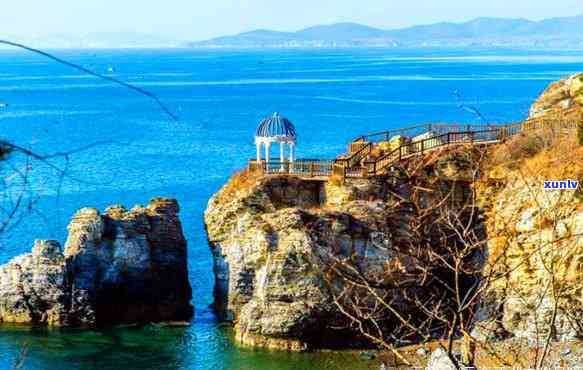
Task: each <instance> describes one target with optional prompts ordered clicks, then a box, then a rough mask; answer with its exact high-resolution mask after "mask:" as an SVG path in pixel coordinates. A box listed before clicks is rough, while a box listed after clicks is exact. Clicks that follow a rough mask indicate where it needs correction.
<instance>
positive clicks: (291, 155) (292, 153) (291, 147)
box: [289, 143, 296, 163]
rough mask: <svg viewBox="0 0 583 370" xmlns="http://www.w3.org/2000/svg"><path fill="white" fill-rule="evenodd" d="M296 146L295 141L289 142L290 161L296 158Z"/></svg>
mask: <svg viewBox="0 0 583 370" xmlns="http://www.w3.org/2000/svg"><path fill="white" fill-rule="evenodd" d="M295 146H296V144H294V143H290V144H289V161H290V162H292V163H293V162H294V160H295V158H294V154H295V153H294V152H295Z"/></svg>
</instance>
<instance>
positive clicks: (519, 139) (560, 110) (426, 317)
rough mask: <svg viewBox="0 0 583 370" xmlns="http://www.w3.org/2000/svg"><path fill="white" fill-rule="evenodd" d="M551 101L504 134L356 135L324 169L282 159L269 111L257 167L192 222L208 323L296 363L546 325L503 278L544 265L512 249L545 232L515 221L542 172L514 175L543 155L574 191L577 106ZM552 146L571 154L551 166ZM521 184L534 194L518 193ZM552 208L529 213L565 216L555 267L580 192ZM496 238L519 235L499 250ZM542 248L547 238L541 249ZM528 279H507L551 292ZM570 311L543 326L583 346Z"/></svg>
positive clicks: (283, 135) (581, 226)
mask: <svg viewBox="0 0 583 370" xmlns="http://www.w3.org/2000/svg"><path fill="white" fill-rule="evenodd" d="M549 93H551V94H552V93H554V92H548V91H547V92H546V93H545V94H544V95H543V96H542V97H541V99H540V101H538V102H537V103H536V104H535V105H536V106H541V104H542V103H541V101H542V100H545V99H546V96H547V95H548V94H549ZM567 98H568V97H567ZM567 98H565V99H567ZM559 100H560V101H561V103H560V105H557V104H553V103H549V104H548V105H547V106H545V114H541V115H537V116H534V115H533V116H532V117H531V118H530V119H528V120H526V121H524V122H520V123H515V124H511V125H505V126H485V127H484V126H480V127H478V126H455V125H447V126H446V125H433V126H426V125H425V126H417V127H413V128H408V129H402V130H395V131H391V132H389V131H387V132H382V133H375V134H372V135H364V136H362V137H360V138H357V139H356V140H354V141H353V142H351V143H350V144H349V150H348V154H346V155H343V156H340V157H338V158H336V159H334V160H302V159H297V158H296V153H295V151H290V153H287V154H286V153H285V151H284V145H288V143H293V147H294V150H295V145H296V136H295V135H296V133H295V129H294V128H293V126H290V125H291V122H289V121H288V120H285V119H283V118H281V116H280V115H277V116H272V117H270V118H267V119H266V120H264V121H263V122H262V123H261V124H260V129H258V131H257V134H256V137H257V140H256V142H257V153H256V154H257V158H255V159H254V160H252V161H251V162H250V164H249V168H248V169H247V170H245V171H243V172H241V173H239V174H236V175H235V176H233V177H232V178H231V179H230V181H229V182H228V183H227V184H226V185H225V186H224V187H223V188H222V189H221V190H220V191H219V192H218V193H217V194H215V195H214V196H213V197H212V199H211V200H210V201H209V204H208V208H207V210H206V212H205V222H206V227H207V232H208V238H209V244H210V247H211V250H212V252H213V256H214V264H215V266H214V269H215V277H216V288H215V297H216V300H215V308H216V310H217V312H218V314H219V315H220V316H221V318H222V319H224V320H227V321H231V322H233V324H234V327H235V333H236V338H237V341H238V342H240V343H242V344H245V345H251V346H257V347H267V348H273V349H284V350H294V351H297V350H306V349H314V348H346V347H366V346H371V345H372V346H375V347H381V348H383V347H384V348H389V347H390V348H392V346H393V345H402V344H406V343H415V342H419V341H427V340H429V339H431V338H450V337H451V338H453V337H459V336H460V335H462V336H463V335H467V336H468V337H470V336H471V337H475V338H478V337H479V338H483V337H487V338H503V337H508V336H527V335H528V334H525V333H527V331H525V330H526V329H525V328H528V327H529V325H531V324H529V323H532V320H533V319H535V318H536V320H542V321H544V320H543V319H542V317H543V316H544V317H547V318H548V312H549V311H548V310H546V311H545V310H542V309H541V310H542V311H540V315H538V316H537V315H534V316H533V315H532V314H527V312H529V308H528V307H531V305H532V304H533V302H530V303H529V302H522V303H523V304H522V305H517V304H516V302H517V299H518V298H517V297H519V296H520V295H519V294H520V291H521V289H522V288H520V285H521V284H523V285H524V284H529V286H532V288H531V289H530V290H522V292H527V291H528V292H530V293H531V298H532V300H536V299H539V298H540V299H542V300H543V301H544V302H546V303H545V305H546V306H545V307H553V305H556V304H555V303H553V302H556V299H555V298H552V297H550V296H549V295H545V291H544V290H543V289H539V290H537V289H536V284H538V283H537V282H534V280H529V281H527V280H521V278H520V277H519V276H518V275H516V273H517V271H519V270H520V271H522V270H521V269H520V268H522V265H523V264H524V261H525V260H529V258H531V257H532V258H533V260H532V261H530V262H529V266H530V267H529V268H531V269H534V271H539V270H541V269H542V271H544V269H545V264H544V263H543V264H542V265H539V266H538V267H535V265H534V264H533V263H534V260H535V257H534V256H531V257H528V256H521V254H522V253H523V252H524V250H523V249H522V248H523V247H522V246H524V245H528V244H523V243H526V240H527V239H528V238H534V237H535V235H534V234H536V232H537V231H539V230H541V228H542V227H543V226H544V225H545V224H539V223H535V224H534V225H535V226H533V228H532V230H531V229H528V230H531V231H528V230H527V229H526V228H524V227H522V226H520V225H522V223H525V224H527V225H531V224H530V222H531V221H530V220H531V218H532V217H535V218H536V217H538V216H535V215H537V214H543V213H544V212H543V211H541V210H538V209H537V208H536V205H537V199H538V200H540V199H542V198H545V197H547V195H548V194H547V195H545V193H544V191H543V186H542V184H543V179H542V178H540V176H542V175H543V174H545V173H546V172H544V171H538V173H537V172H536V171H535V172H532V173H529V172H526V171H521V169H524V168H526V167H524V168H523V167H522V166H523V165H524V166H527V165H530V164H531V162H532V161H542V160H543V159H542V158H545V160H549V161H551V162H552V161H554V162H553V163H555V164H554V165H550V166H549V168H554V169H555V170H557V171H559V172H556V173H554V175H555V176H566V175H571V176H573V178H574V179H579V180H580V181H581V180H583V179H582V177H583V163H581V162H582V158H583V156H580V155H581V154H582V152H581V150H580V149H577V148H575V147H571V146H567V143H568V145H571V144H572V142H574V141H573V140H571V139H572V138H573V137H574V133H575V129H576V128H577V125H578V124H580V122H581V121H582V116H581V107H580V106H579V105H578V102H577V101H575V100H572V101H569V102H565V101H564V99H559ZM538 111H539V110H537V112H538ZM267 142H269V143H271V144H273V143H277V142H280V143H282V144H280V145H281V146H280V158H279V159H278V160H273V159H272V158H270V157H268V156H269V151H268V152H267V153H266V154H267V156H266V157H263V156H262V152H263V149H267V146H266V143H267ZM524 142H526V144H524ZM533 143H534V144H533ZM523 144H524V145H523ZM573 145H574V144H573ZM518 147H519V149H516V148H518ZM558 147H562V148H564V149H566V151H567V152H569V153H570V155H571V157H569V158H570V159H569V161H570V162H569V163H568V164H565V163H566V162H565V163H564V162H562V161H567V159H565V158H559V159H557V158H556V157H555V156H554V154H553V153H556V152H557V148H558ZM525 148H526V149H525ZM533 148H534V149H533ZM501 153H505V155H506V157H504V155H502V154H501ZM517 153H518V154H517ZM502 157H504V160H503V161H502V160H500V158H502ZM502 162H503V163H504V165H502V164H501V163H502ZM500 171H502V175H501V174H500ZM560 171H562V172H560ZM547 175H549V176H550V174H547ZM525 176H526V178H525ZM520 184H522V185H520ZM527 185H529V186H530V187H527ZM539 185H540V186H539ZM520 186H522V187H523V188H522V190H520V189H518V188H517V187H520ZM524 187H526V189H535V190H536V192H535V193H534V194H531V193H528V194H526V193H527V190H524ZM539 188H540V189H539ZM514 196H516V198H513V197H514ZM527 200H528V202H527ZM552 202H554V203H552V206H551V205H550V203H540V202H539V203H538V204H542V206H541V207H543V208H544V209H546V208H548V207H553V208H556V209H561V210H562V211H561V212H562V213H561V214H560V215H556V216H557V217H555V218H554V220H555V221H554V222H559V223H561V222H563V223H565V225H568V226H565V227H566V230H568V231H565V232H563V233H562V234H561V238H562V239H561V240H562V241H561V246H562V248H563V249H564V250H569V253H568V256H570V257H568V256H565V257H564V258H569V261H575V260H574V259H575V258H576V259H577V260H579V259H580V258H581V257H580V256H583V252H582V253H579V252H577V251H578V250H579V249H578V248H581V245H580V244H581V240H582V239H581V238H578V237H576V236H577V235H579V234H578V233H581V235H583V223H581V222H580V220H583V206H582V205H581V204H582V200H581V196H580V190H577V191H570V192H565V193H564V194H563V195H562V196H559V195H557V198H556V199H555V200H553V201H552ZM510 209H512V210H513V212H514V211H515V213H513V215H512V216H511V215H510V214H509V213H508V212H510V211H509V210H510ZM563 211H564V212H563ZM501 215H505V216H504V217H505V219H504V220H503V221H500V220H499V217H500V216H501ZM561 220H562V221H561ZM533 222H534V221H533ZM536 222H539V221H536ZM508 230H516V233H515V234H513V235H512V237H510V236H509V235H507V237H506V238H505V239H504V243H509V244H505V245H506V246H505V247H500V245H503V242H502V241H501V240H502V239H500V237H501V236H502V233H504V232H507V231H508ZM551 230H552V227H551ZM524 232H532V233H534V234H533V235H531V236H527V235H526V234H523V235H521V233H524ZM546 232H547V234H548V233H549V231H546ZM547 234H545V235H547ZM468 235H469V236H468ZM555 237H556V235H555V236H554V234H553V232H550V234H548V235H547V239H546V240H547V244H552V243H554V240H555ZM525 238H526V239H525ZM529 240H531V245H532V243H534V241H535V240H534V239H529ZM493 243H496V244H493ZM495 245H496V246H495ZM529 248H533V249H536V247H532V246H531V247H529ZM505 251H512V253H511V254H510V255H508V256H507V257H508V258H506V257H504V260H505V261H506V262H509V261H514V262H513V263H511V264H500V263H499V260H500V258H501V256H505V253H506V252H505ZM543 260H544V258H543ZM454 265H455V268H453V267H452V266H454ZM517 266H520V268H518V267H517ZM570 266H571V267H569V268H570V270H569V271H571V272H570V275H569V276H570V277H569V280H568V281H565V280H561V282H562V283H564V284H566V285H567V286H568V289H566V291H568V292H569V296H570V297H571V298H572V300H573V301H574V302H575V301H576V302H580V294H579V293H576V292H580V291H581V286H580V285H581V283H580V281H581V279H580V278H581V272H582V269H581V268H580V267H577V266H578V265H577V264H576V263H575V262H573V264H571V265H570ZM537 269H538V270H537ZM494 270H495V271H496V275H495V274H494V273H492V274H491V275H487V274H490V273H491V272H492V271H494ZM529 271H530V270H529ZM539 272H540V274H539V275H537V274H538V273H533V274H531V275H528V274H527V275H520V276H522V277H524V276H528V277H529V279H531V278H533V276H539V277H538V278H537V279H542V280H544V281H546V282H548V281H549V275H548V274H547V275H546V277H545V275H544V273H543V272H541V271H539ZM551 275H552V274H551ZM485 276H488V279H485ZM493 276H496V278H493ZM490 277H492V280H495V283H490V282H489V280H490ZM577 279H578V280H577ZM485 280H488V284H484V281H485ZM542 280H540V281H542ZM510 281H511V282H512V284H514V285H513V287H514V288H512V289H510V288H509V287H510V285H509V282H510ZM540 281H539V282H540ZM557 281H558V280H557ZM504 282H506V283H504ZM531 283H532V285H531ZM516 284H518V290H515V288H516ZM569 284H570V285H569ZM450 290H451V291H450ZM564 291H565V290H563V292H564ZM456 292H457V293H456ZM460 294H461V295H462V296H465V297H466V299H465V300H460ZM578 294H579V295H578ZM541 296H542V298H541ZM468 297H469V298H468ZM461 301H463V302H461ZM527 301H528V299H527ZM569 307H570V309H571V310H570V311H569V313H568V314H567V313H565V314H563V315H559V316H560V320H558V321H556V322H554V323H551V324H550V325H551V326H553V325H555V324H557V325H558V323H559V322H560V323H561V324H560V325H561V328H562V329H561V330H560V332H561V333H565V332H569V333H570V334H568V335H569V336H570V337H576V336H578V335H579V336H580V335H583V331H581V330H580V328H579V329H577V326H576V324H575V323H573V322H572V320H571V323H570V324H569V323H568V320H567V317H569V318H571V319H572V318H573V317H577V315H579V317H581V316H580V313H583V311H578V310H579V308H577V307H579V306H578V304H575V303H573V304H571V305H570V306H569ZM517 310H518V311H517ZM545 315H546V316H545ZM535 316H536V317H535ZM451 322H453V323H455V324H453V325H455V326H451ZM541 327H542V326H541ZM567 327H569V328H570V329H567ZM452 328H453V329H452ZM470 331H472V333H471V334H470ZM542 332H547V333H548V332H556V331H555V329H550V330H547V331H544V330H542V331H541V333H542ZM561 335H562V334H561Z"/></svg>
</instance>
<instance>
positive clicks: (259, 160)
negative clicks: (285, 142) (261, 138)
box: [255, 142, 261, 165]
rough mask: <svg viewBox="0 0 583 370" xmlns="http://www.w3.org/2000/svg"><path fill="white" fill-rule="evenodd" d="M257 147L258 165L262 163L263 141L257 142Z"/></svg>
mask: <svg viewBox="0 0 583 370" xmlns="http://www.w3.org/2000/svg"><path fill="white" fill-rule="evenodd" d="M255 146H256V147H257V165H259V164H261V142H258V143H255Z"/></svg>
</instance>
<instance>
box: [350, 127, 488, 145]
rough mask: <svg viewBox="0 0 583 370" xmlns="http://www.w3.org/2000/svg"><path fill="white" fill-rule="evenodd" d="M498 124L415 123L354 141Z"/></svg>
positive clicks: (455, 130)
mask: <svg viewBox="0 0 583 370" xmlns="http://www.w3.org/2000/svg"><path fill="white" fill-rule="evenodd" d="M496 127H497V126H496V125H469V124H456V123H428V124H423V125H415V126H410V127H404V128H397V129H393V130H388V131H380V132H373V133H370V134H366V135H362V136H359V137H357V138H356V139H354V140H353V141H352V142H353V143H356V142H359V141H364V142H371V143H378V142H382V141H389V140H391V138H392V137H394V136H406V137H415V136H418V135H422V134H424V133H427V132H434V133H436V134H443V133H447V132H461V131H482V130H491V129H494V128H496Z"/></svg>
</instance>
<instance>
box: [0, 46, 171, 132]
mask: <svg viewBox="0 0 583 370" xmlns="http://www.w3.org/2000/svg"><path fill="white" fill-rule="evenodd" d="M0 44H4V45H8V46H13V47H16V48H20V49H23V50H27V51H30V52H32V53H35V54H38V55H42V56H44V57H47V58H49V59H51V60H53V61H55V62H57V63H60V64H63V65H66V66H68V67H71V68H74V69H76V70H78V71H81V72H83V73H86V74H89V75H91V76H95V77H97V78H100V79H102V80H105V81H109V82H113V83H115V84H118V85H121V86H123V87H125V88H127V89H130V90H133V91H135V92H137V93H138V94H141V95H144V96H146V97H148V98H150V99H152V100H154V101H155V102H156V103H157V104H158V106H160V108H161V109H162V110H163V111H164V112H165V113H166V114H167V115H168V116H169V117H170V118H172V120H174V121H177V122H178V121H179V119H178V116H176V115H175V114H174V113H172V111H170V109H168V107H166V105H165V104H164V103H163V102H162V101H161V100H160V98H158V96H156V95H155V94H153V93H151V92H149V91H148V90H145V89H142V88H141V87H137V86H134V85H132V84H129V83H127V82H124V81H122V80H119V79H117V78H115V77H110V76H104V75H102V74H100V73H97V72H94V71H92V70H90V69H87V68H85V67H82V66H80V65H78V64H75V63H71V62H68V61H66V60H64V59H61V58H59V57H57V56H54V55H52V54H49V53H47V52H45V51H42V50H38V49H35V48H31V47H30V46H26V45H23V44H19V43H16V42H12V41H7V40H0Z"/></svg>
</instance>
